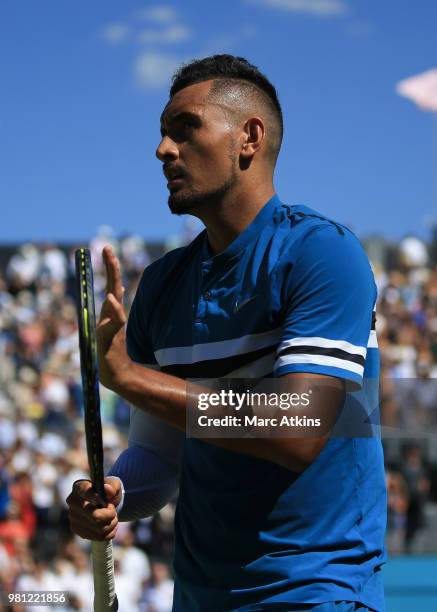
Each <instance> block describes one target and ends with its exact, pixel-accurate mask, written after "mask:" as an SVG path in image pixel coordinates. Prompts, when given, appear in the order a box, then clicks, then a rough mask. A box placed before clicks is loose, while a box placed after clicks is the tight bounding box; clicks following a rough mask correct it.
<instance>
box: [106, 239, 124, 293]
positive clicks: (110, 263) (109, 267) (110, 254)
mask: <svg viewBox="0 0 437 612" xmlns="http://www.w3.org/2000/svg"><path fill="white" fill-rule="evenodd" d="M102 256H103V261H104V264H105V268H106V293H107V294H110V293H111V294H113V295H114V296H115V298H116V300H117V301H118V302H122V301H123V293H124V288H123V283H122V278H121V268H120V262H119V260H118V258H117V257H116V256H115V255H114V251H113V250H112V248H111V247H110V246H105V247H104V249H103V251H102Z"/></svg>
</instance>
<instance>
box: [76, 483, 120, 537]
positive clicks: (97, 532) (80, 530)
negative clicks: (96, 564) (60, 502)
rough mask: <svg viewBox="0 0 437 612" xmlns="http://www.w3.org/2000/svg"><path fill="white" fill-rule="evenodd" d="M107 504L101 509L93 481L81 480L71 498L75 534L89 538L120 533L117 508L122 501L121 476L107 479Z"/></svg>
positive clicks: (112, 535)
mask: <svg viewBox="0 0 437 612" xmlns="http://www.w3.org/2000/svg"><path fill="white" fill-rule="evenodd" d="M105 492H106V498H107V506H106V507H105V508H99V507H98V506H99V499H98V497H97V495H96V493H95V492H94V491H93V490H92V484H91V481H89V480H77V481H76V482H75V483H74V484H73V489H72V491H71V493H70V495H69V496H68V497H67V500H66V501H67V504H68V508H69V518H70V527H71V530H72V531H73V533H76V534H77V535H78V536H80V537H81V538H85V539H86V540H99V541H103V540H112V538H113V537H114V536H115V534H116V532H117V525H118V516H117V511H116V507H117V506H118V504H119V503H120V501H121V497H122V486H121V481H120V479H119V478H116V477H113V476H108V477H107V478H105Z"/></svg>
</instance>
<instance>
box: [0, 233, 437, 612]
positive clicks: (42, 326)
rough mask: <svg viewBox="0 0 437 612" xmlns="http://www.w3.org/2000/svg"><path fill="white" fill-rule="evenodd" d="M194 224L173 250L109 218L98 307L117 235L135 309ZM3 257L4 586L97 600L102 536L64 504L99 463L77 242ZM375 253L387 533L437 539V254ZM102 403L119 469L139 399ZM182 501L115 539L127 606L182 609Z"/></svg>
mask: <svg viewBox="0 0 437 612" xmlns="http://www.w3.org/2000/svg"><path fill="white" fill-rule="evenodd" d="M191 237H192V236H191V235H189V232H187V235H185V236H183V237H182V239H181V240H179V242H178V240H172V241H170V242H169V244H167V245H163V247H162V248H161V250H160V249H159V248H156V247H155V248H151V247H150V246H148V245H146V243H145V242H144V240H143V239H142V238H140V237H137V236H126V237H124V238H121V239H116V238H115V237H114V235H113V233H112V232H111V230H110V228H101V230H100V231H99V233H98V235H97V236H96V237H95V238H94V239H93V240H92V241H91V243H90V245H89V246H90V249H91V252H92V257H93V266H94V277H95V278H94V281H95V292H96V308H97V309H99V307H100V304H101V301H102V299H103V295H104V289H105V275H104V270H103V263H102V259H101V249H102V247H103V245H104V244H108V243H109V244H112V245H113V247H114V249H115V251H116V252H117V254H118V255H119V257H120V259H121V263H122V268H123V274H124V285H125V287H126V305H127V307H128V308H129V305H130V303H131V301H132V299H133V296H134V293H135V289H136V286H137V284H138V281H139V278H140V275H141V273H142V271H143V269H144V267H145V266H147V265H148V263H149V262H150V261H151V260H152V259H154V258H155V257H156V256H157V255H159V254H160V253H162V252H164V250H165V249H166V248H170V247H172V248H173V247H175V246H178V244H180V243H181V242H182V243H183V242H184V241H187V240H189V239H190V238H191ZM401 246H402V245H401ZM0 250H1V249H0ZM3 259H4V261H3V265H1V259H0V590H2V589H3V590H6V591H12V590H15V591H17V590H56V591H66V592H68V601H67V603H66V604H65V605H64V606H59V607H58V608H55V609H58V610H83V611H89V610H90V609H92V601H91V598H92V593H93V588H92V575H91V569H90V565H89V543H88V542H86V541H85V540H81V539H80V538H77V537H73V536H72V534H71V533H70V531H69V524H68V516H67V508H66V503H65V498H66V497H67V495H68V493H69V492H70V490H71V485H72V483H73V482H74V481H75V480H77V479H79V478H86V477H87V471H88V468H87V459H86V450H85V442H84V432H83V419H82V417H83V414H82V411H83V407H82V390H81V382H80V363H79V350H78V339H77V323H76V310H75V277H74V248H71V249H70V248H64V247H63V248H60V247H58V246H56V245H53V244H47V245H34V244H24V245H21V246H19V247H17V249H15V250H14V251H13V252H11V253H10V254H9V255H8V257H7V258H3ZM372 265H373V268H374V272H375V279H376V283H377V286H378V293H379V299H378V306H377V320H376V329H377V334H378V340H379V346H380V349H381V358H382V381H381V413H382V422H383V425H384V429H383V432H384V445H385V450H386V457H387V464H386V473H387V486H388V517H389V519H388V529H387V545H388V549H389V551H390V553H391V554H400V553H405V552H424V551H433V552H437V490H436V483H435V480H436V466H437V456H435V455H433V454H432V449H433V444H432V441H433V436H434V442H435V436H436V435H437V433H436V432H437V406H436V403H437V393H435V391H436V385H435V381H436V379H437V266H436V265H435V263H433V262H432V260H430V257H429V252H428V249H427V247H426V245H424V244H423V243H421V242H420V241H416V242H414V239H413V241H411V240H410V242H409V243H405V244H404V248H403V250H402V248H399V249H398V251H397V256H396V258H395V261H394V262H393V261H392V263H391V265H390V266H388V265H386V264H385V262H384V261H383V260H382V259H380V260H378V261H373V260H372ZM101 402H102V407H101V409H102V421H103V428H104V445H105V449H104V450H105V461H106V464H107V467H108V468H109V466H110V465H111V464H112V463H113V461H114V460H115V459H116V457H117V456H118V454H119V453H120V452H121V451H122V449H123V448H124V447H125V446H126V435H127V429H128V423H129V406H128V405H127V404H126V403H125V402H124V401H123V400H122V399H121V398H119V397H117V396H115V395H114V394H113V393H111V392H109V391H107V390H106V389H104V388H102V389H101ZM434 446H436V445H435V444H434ZM174 511H175V501H174V502H172V503H170V504H168V505H167V506H166V507H165V508H164V509H163V510H162V511H161V512H160V513H159V514H157V515H156V516H154V517H152V518H148V519H143V520H141V521H135V522H133V523H123V524H120V528H119V530H118V533H117V536H116V540H115V545H114V548H115V565H116V579H117V591H118V593H119V601H120V610H121V611H123V610H130V611H132V610H140V611H144V612H167V611H169V610H171V602H172V588H173V579H172V570H171V558H172V549H173V518H174ZM6 609H8V608H7V607H6V606H5V610H6ZM11 609H15V608H11ZM16 609H18V608H16ZM20 609H22V608H20ZM29 609H31V610H37V609H38V608H37V607H35V606H32V608H29ZM0 610H1V604H0Z"/></svg>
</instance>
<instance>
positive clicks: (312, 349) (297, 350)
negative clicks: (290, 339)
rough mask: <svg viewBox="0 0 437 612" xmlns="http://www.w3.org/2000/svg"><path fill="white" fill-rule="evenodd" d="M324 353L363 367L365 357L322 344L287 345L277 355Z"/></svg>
mask: <svg viewBox="0 0 437 612" xmlns="http://www.w3.org/2000/svg"><path fill="white" fill-rule="evenodd" d="M301 354H305V355H326V356H327V357H335V358H336V359H342V360H343V361H351V362H352V363H357V364H358V365H360V366H363V367H364V362H365V359H364V357H362V356H361V355H355V354H353V353H348V352H347V351H342V350H341V349H336V348H326V347H322V346H303V345H299V346H289V347H287V348H285V349H283V350H282V351H279V353H278V357H283V356H284V355H301Z"/></svg>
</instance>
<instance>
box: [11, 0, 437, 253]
mask: <svg viewBox="0 0 437 612" xmlns="http://www.w3.org/2000/svg"><path fill="white" fill-rule="evenodd" d="M436 23H437V3H436V2H435V1H434V0H415V2H412V1H411V0H380V1H378V2H369V1H368V0H355V1H353V0H222V1H221V2H207V1H205V0H203V1H201V0H186V1H185V2H182V1H177V2H168V3H163V4H160V3H159V2H157V3H154V2H140V1H133V0H124V1H123V2H122V1H121V0H118V1H116V0H105V1H103V0H99V1H97V0H93V1H90V2H85V0H81V1H75V2H73V1H72V0H38V2H35V1H33V0H27V2H26V1H25V0H0V74H1V75H2V76H1V94H0V206H1V210H2V215H1V223H0V242H2V243H4V242H11V241H21V240H29V239H30V240H37V241H41V240H59V241H70V240H84V239H88V238H90V237H91V236H92V235H94V234H95V231H96V228H97V227H98V226H99V225H102V224H108V225H110V226H112V227H113V228H115V230H116V232H117V233H121V232H134V233H138V234H141V235H143V236H145V237H146V238H150V239H158V238H162V237H164V236H168V235H169V234H171V233H177V232H178V231H179V230H180V228H181V225H182V220H181V219H180V218H176V217H172V216H171V215H170V213H169V212H168V208H167V189H166V186H165V181H164V178H163V176H162V173H161V167H160V164H159V162H158V161H157V160H156V159H155V156H154V152H155V148H156V146H157V144H158V142H159V115H160V112H161V110H162V107H163V105H164V104H165V102H166V99H167V86H168V83H169V79H170V75H171V73H172V71H173V69H174V68H175V67H176V66H177V65H178V63H180V62H181V61H184V60H188V59H191V58H193V57H200V56H202V55H206V54H210V53H216V52H229V53H234V54H237V55H243V56H245V57H247V58H248V59H249V60H250V61H252V62H253V63H255V64H256V65H258V66H259V67H260V68H261V69H262V70H263V71H264V72H265V73H266V74H267V75H268V76H269V78H270V79H271V80H272V81H273V83H274V84H275V85H276V86H277V89H278V91H279V95H280V99H281V103H282V106H283V111H284V115H285V141H284V145H283V149H282V153H281V156H280V160H279V163H278V167H277V172H276V186H277V190H278V193H279V195H280V196H281V197H282V199H283V200H284V201H287V202H290V203H297V202H300V203H305V204H307V205H308V206H311V207H312V208H315V209H317V210H320V211H322V212H324V213H327V214H329V215H330V216H332V217H334V218H336V219H337V220H338V221H340V222H343V223H346V224H348V225H349V226H350V227H352V228H353V229H354V230H355V231H356V232H357V233H358V235H359V236H360V237H364V236H366V235H368V234H370V233H373V232H378V233H382V234H384V235H385V236H387V237H388V238H391V239H397V238H399V237H402V236H403V235H405V234H407V233H416V234H419V235H421V236H423V237H427V236H428V234H429V222H430V219H431V218H433V217H434V218H437V201H436V200H437V195H436V194H437V189H436V188H435V187H434V188H433V180H434V184H435V183H436V177H435V174H436V173H437V167H436V166H437V154H436V153H434V159H433V154H432V148H433V145H432V142H433V137H432V134H433V127H432V126H433V119H436V118H435V117H434V118H433V117H432V116H431V114H430V113H426V112H423V111H420V110H418V109H417V108H416V107H415V106H414V104H413V103H411V102H410V101H408V100H406V99H404V98H401V97H399V96H398V95H397V93H396V91H395V86H396V83H397V82H398V81H399V80H401V79H403V78H405V77H408V76H410V75H413V74H416V73H418V72H421V71H424V70H427V69H429V68H432V67H433V66H435V65H436V64H437V57H436V48H437V45H436V42H437V41H436V39H437V36H436V32H435V24H436ZM435 123H436V125H435V127H434V139H435V141H437V121H436V122H435ZM435 146H436V145H435ZM436 148H437V146H436ZM433 166H434V170H433ZM433 174H434V179H433ZM433 189H434V195H433Z"/></svg>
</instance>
